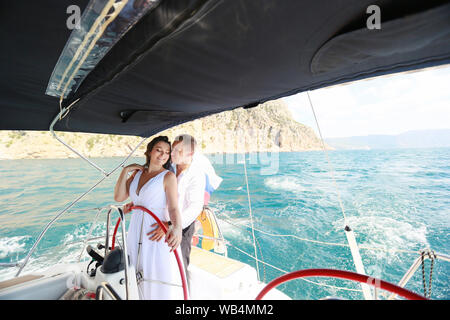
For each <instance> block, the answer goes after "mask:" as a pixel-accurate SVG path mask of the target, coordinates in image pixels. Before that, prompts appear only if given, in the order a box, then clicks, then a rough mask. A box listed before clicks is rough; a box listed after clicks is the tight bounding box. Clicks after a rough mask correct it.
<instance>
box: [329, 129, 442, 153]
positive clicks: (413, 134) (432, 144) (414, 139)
mask: <svg viewBox="0 0 450 320" xmlns="http://www.w3.org/2000/svg"><path fill="white" fill-rule="evenodd" d="M325 142H326V143H328V144H329V145H330V146H332V147H334V148H336V149H392V148H446V147H450V129H437V130H413V131H407V132H404V133H401V134H398V135H368V136H355V137H345V138H328V139H325Z"/></svg>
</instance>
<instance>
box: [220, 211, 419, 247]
mask: <svg viewBox="0 0 450 320" xmlns="http://www.w3.org/2000/svg"><path fill="white" fill-rule="evenodd" d="M219 219H220V220H221V221H224V222H226V223H228V224H231V225H232V226H235V227H238V228H241V229H244V228H242V227H243V226H244V227H246V228H250V226H248V225H246V224H244V225H238V224H235V223H232V222H230V221H228V220H226V219H222V218H219ZM255 230H256V231H258V232H260V233H263V234H265V235H268V236H271V237H292V238H295V239H297V240H301V241H305V242H312V243H317V244H323V245H328V246H337V247H350V246H349V245H348V244H345V243H339V242H324V241H319V240H312V239H306V238H301V237H299V236H296V235H293V234H275V233H269V232H266V231H263V230H260V229H257V228H255ZM359 248H360V249H365V250H374V251H384V252H389V253H397V252H398V253H408V254H417V253H418V252H419V251H411V250H403V249H384V248H376V247H368V246H361V245H360V246H359Z"/></svg>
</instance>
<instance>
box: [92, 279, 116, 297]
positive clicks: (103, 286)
mask: <svg viewBox="0 0 450 320" xmlns="http://www.w3.org/2000/svg"><path fill="white" fill-rule="evenodd" d="M103 292H106V293H107V294H108V296H110V298H111V299H112V300H122V298H120V296H119V295H118V294H117V292H116V291H115V290H114V288H113V287H112V286H111V285H110V284H109V283H108V282H102V283H100V285H99V286H98V287H97V290H96V292H95V299H96V300H103Z"/></svg>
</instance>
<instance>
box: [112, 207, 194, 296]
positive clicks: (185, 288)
mask: <svg viewBox="0 0 450 320" xmlns="http://www.w3.org/2000/svg"><path fill="white" fill-rule="evenodd" d="M131 209H139V210H142V211H145V212H147V213H148V214H149V215H151V216H152V217H153V219H155V220H156V222H157V223H158V225H159V226H160V227H161V229H162V230H163V231H164V233H167V228H166V226H165V225H164V224H163V223H162V222H161V220H159V218H158V217H157V216H156V215H155V214H154V213H153V212H151V211H150V210H148V209H147V208H145V207H142V206H133V207H131ZM120 221H121V219H120V218H119V219H118V220H117V223H116V227H115V228H114V233H113V237H112V245H111V250H113V249H114V247H115V244H116V233H117V229H118V228H119V224H120ZM173 253H174V254H175V258H176V259H177V264H178V269H179V270H180V275H181V283H182V285H183V296H184V300H188V293H187V284H186V276H185V274H184V268H183V265H182V263H181V259H180V256H179V255H178V252H177V250H174V251H173Z"/></svg>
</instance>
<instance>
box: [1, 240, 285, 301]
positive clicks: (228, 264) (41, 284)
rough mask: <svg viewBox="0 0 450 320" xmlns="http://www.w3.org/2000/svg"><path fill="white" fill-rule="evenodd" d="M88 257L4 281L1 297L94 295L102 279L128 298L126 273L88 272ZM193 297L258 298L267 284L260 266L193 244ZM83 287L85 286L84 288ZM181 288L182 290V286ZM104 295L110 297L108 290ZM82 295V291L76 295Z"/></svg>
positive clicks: (275, 294)
mask: <svg viewBox="0 0 450 320" xmlns="http://www.w3.org/2000/svg"><path fill="white" fill-rule="evenodd" d="M88 263H89V262H88V261H86V262H80V263H75V264H61V265H55V266H53V267H51V268H49V269H47V270H45V271H44V272H42V273H32V274H28V275H24V276H21V277H18V278H13V279H11V280H7V281H3V282H0V299H1V300H58V299H62V298H69V299H72V298H75V297H76V296H77V295H74V293H75V292H78V293H81V292H83V298H84V299H88V298H93V296H92V295H89V296H87V297H86V296H84V293H86V292H90V293H91V294H92V293H95V292H96V290H97V288H98V287H99V286H100V284H101V283H102V282H108V283H109V284H110V285H111V286H112V287H113V288H114V290H115V291H116V292H117V293H118V294H119V295H120V297H121V298H122V299H126V291H125V285H124V278H125V273H124V271H119V272H117V273H113V274H103V273H102V272H101V270H100V267H99V268H97V272H96V275H95V277H91V276H89V275H88V274H87V272H86V269H87V265H88ZM129 272H130V276H129V279H128V280H129V281H128V282H129V292H128V298H129V299H130V300H132V299H139V295H138V289H137V285H136V278H135V276H134V269H133V268H132V267H130V268H129ZM188 272H189V279H190V281H189V288H190V290H189V298H190V299H192V300H254V299H255V298H256V296H257V295H258V293H259V292H260V291H261V290H262V289H263V288H264V286H265V284H264V283H262V282H259V281H258V279H257V275H256V270H255V269H254V268H253V267H251V266H249V265H247V264H244V263H242V262H240V261H237V260H233V259H230V258H226V257H223V256H221V255H218V254H215V253H212V252H209V251H205V250H202V249H199V248H197V247H193V248H192V254H191V263H190V265H189V269H188ZM80 289H81V290H80ZM180 290H182V289H181V288H180ZM103 296H104V299H109V296H108V295H107V294H104V295H103ZM76 298H77V299H80V298H81V294H80V295H78V297H76ZM264 298H265V299H271V300H288V299H289V300H290V298H289V297H288V296H287V295H285V294H284V293H282V292H281V291H279V290H276V289H275V290H271V291H270V292H269V293H268V294H267V295H266V296H265V297H264Z"/></svg>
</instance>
